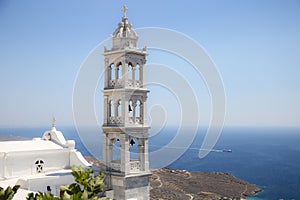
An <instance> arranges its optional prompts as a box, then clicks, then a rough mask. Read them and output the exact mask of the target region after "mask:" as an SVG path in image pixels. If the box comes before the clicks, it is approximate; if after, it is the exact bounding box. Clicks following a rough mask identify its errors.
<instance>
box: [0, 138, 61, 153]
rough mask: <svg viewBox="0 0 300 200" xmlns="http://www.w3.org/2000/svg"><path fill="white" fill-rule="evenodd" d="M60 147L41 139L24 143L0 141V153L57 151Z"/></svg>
mask: <svg viewBox="0 0 300 200" xmlns="http://www.w3.org/2000/svg"><path fill="white" fill-rule="evenodd" d="M59 149H63V147H62V146H60V145H58V144H55V143H54V142H52V141H46V140H41V139H34V140H24V141H0V153H10V152H28V151H41V150H59Z"/></svg>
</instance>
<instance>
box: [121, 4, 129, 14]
mask: <svg viewBox="0 0 300 200" xmlns="http://www.w3.org/2000/svg"><path fill="white" fill-rule="evenodd" d="M127 10H128V8H127V7H126V5H124V6H123V8H122V11H123V17H126V11H127Z"/></svg>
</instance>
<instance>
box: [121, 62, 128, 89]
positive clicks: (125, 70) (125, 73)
mask: <svg viewBox="0 0 300 200" xmlns="http://www.w3.org/2000/svg"><path fill="white" fill-rule="evenodd" d="M123 63H124V64H123V66H122V87H126V86H127V82H128V64H127V63H125V59H124V60H123Z"/></svg>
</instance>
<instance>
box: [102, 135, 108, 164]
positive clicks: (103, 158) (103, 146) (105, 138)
mask: <svg viewBox="0 0 300 200" xmlns="http://www.w3.org/2000/svg"><path fill="white" fill-rule="evenodd" d="M107 145H108V144H107V137H106V133H104V132H103V133H102V151H103V152H102V160H103V163H104V165H105V168H107V165H108V162H107Z"/></svg>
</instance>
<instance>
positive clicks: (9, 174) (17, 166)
mask: <svg viewBox="0 0 300 200" xmlns="http://www.w3.org/2000/svg"><path fill="white" fill-rule="evenodd" d="M54 122H55V120H53V124H52V128H51V130H49V131H46V132H45V133H44V134H43V135H42V137H41V138H34V139H32V140H23V141H0V186H1V187H2V188H6V187H8V186H14V185H20V186H21V187H20V189H19V191H18V192H17V193H16V195H15V197H14V199H25V197H26V196H27V193H28V192H30V191H33V192H37V191H40V192H49V191H50V190H51V193H52V194H54V195H55V196H59V192H60V191H59V186H61V185H67V184H70V183H72V182H74V179H73V176H72V175H71V167H72V166H73V165H75V166H82V167H85V168H86V167H89V166H90V164H89V163H88V162H87V161H86V160H85V158H84V157H83V156H82V154H81V153H80V152H78V151H77V150H76V149H75V141H74V140H66V139H65V138H64V135H63V134H62V132H60V131H57V130H56V128H55V124H54Z"/></svg>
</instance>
